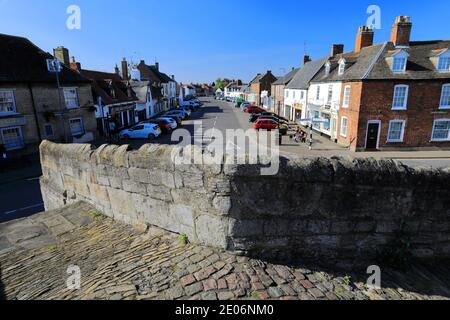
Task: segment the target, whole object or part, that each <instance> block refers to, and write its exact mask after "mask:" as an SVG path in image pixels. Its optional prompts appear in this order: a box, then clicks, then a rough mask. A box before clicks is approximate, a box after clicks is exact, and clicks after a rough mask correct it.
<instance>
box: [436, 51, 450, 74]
mask: <svg viewBox="0 0 450 320" xmlns="http://www.w3.org/2000/svg"><path fill="white" fill-rule="evenodd" d="M444 60H446V61H447V68H446V69H445V68H441V64H442V63H443V61H444ZM437 70H438V71H439V72H450V53H448V51H447V52H446V53H443V54H442V55H441V56H440V57H439V59H438V65H437Z"/></svg>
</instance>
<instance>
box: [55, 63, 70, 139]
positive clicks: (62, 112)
mask: <svg viewBox="0 0 450 320" xmlns="http://www.w3.org/2000/svg"><path fill="white" fill-rule="evenodd" d="M57 68H58V69H57V71H56V72H55V73H56V84H57V86H58V100H59V107H60V109H61V119H62V126H63V131H64V143H67V141H68V140H67V130H66V121H65V119H66V117H65V112H64V111H65V110H64V106H63V103H62V97H61V84H60V81H59V72H60V71H61V66H58V67H57Z"/></svg>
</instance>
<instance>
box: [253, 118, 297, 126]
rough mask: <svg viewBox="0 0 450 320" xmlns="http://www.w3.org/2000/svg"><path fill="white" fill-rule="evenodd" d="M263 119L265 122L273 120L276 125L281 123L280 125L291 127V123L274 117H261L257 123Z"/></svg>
mask: <svg viewBox="0 0 450 320" xmlns="http://www.w3.org/2000/svg"><path fill="white" fill-rule="evenodd" d="M262 119H265V120H273V121H275V122H276V123H278V122H279V123H280V124H283V125H286V126H289V122H287V121H284V120H281V119H278V118H275V117H272V116H259V117H258V118H257V119H256V121H258V120H262ZM256 121H255V122H256Z"/></svg>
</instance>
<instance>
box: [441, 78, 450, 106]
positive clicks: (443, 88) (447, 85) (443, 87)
mask: <svg viewBox="0 0 450 320" xmlns="http://www.w3.org/2000/svg"><path fill="white" fill-rule="evenodd" d="M446 89H447V90H449V91H450V83H446V84H444V85H443V86H442V91H441V100H440V102H439V109H450V104H448V105H444V104H442V103H443V102H444V91H445V90H446ZM449 95H450V92H449Z"/></svg>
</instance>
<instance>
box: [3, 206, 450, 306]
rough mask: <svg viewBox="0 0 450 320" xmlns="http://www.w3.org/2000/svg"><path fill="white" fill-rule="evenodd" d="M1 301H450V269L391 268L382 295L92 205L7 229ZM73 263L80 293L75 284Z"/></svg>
mask: <svg viewBox="0 0 450 320" xmlns="http://www.w3.org/2000/svg"><path fill="white" fill-rule="evenodd" d="M0 232H1V233H0V279H1V282H0V290H2V291H3V292H0V297H1V296H3V297H4V298H6V299H110V300H122V299H125V300H130V299H138V300H146V299H191V300H217V299H219V300H234V299H282V300H292V299H304V300H307V299H326V300H337V299H339V300H347V299H352V300H354V299H355V300H368V299H372V300H378V299H447V298H448V297H450V290H449V288H450V285H449V283H450V272H449V271H450V270H449V269H450V267H448V266H444V267H435V268H433V270H432V271H430V270H429V269H428V268H425V267H424V266H419V265H418V266H411V268H410V270H408V271H407V272H395V271H386V270H383V274H382V285H383V289H381V290H368V289H367V288H366V287H365V286H364V285H363V282H364V281H365V280H359V281H358V279H363V277H366V276H365V275H362V277H360V276H358V275H357V274H355V275H353V274H350V275H346V274H340V273H337V272H332V271H329V272H326V271H324V270H313V269H311V268H307V267H305V266H302V267H289V266H284V265H274V264H270V263H267V262H263V261H259V260H254V259H249V258H246V257H235V256H233V255H231V254H230V253H226V252H220V251H216V250H213V249H210V248H205V247H200V246H194V245H190V244H184V243H182V242H181V241H180V240H179V239H178V237H177V236H175V235H172V234H170V233H167V232H164V231H161V230H156V229H150V230H146V229H145V228H140V229H139V228H133V227H130V226H126V225H123V224H121V223H117V222H114V221H112V220H111V219H108V218H105V217H103V216H100V215H99V214H98V213H97V212H96V211H95V210H93V209H92V208H90V207H89V206H88V205H86V204H82V203H80V204H76V205H74V206H72V207H69V208H65V209H64V210H60V211H53V212H47V213H44V214H40V215H37V216H34V217H33V218H29V219H24V220H19V221H15V222H13V223H8V224H3V225H0ZM69 265H77V266H79V267H80V269H81V288H80V290H69V289H67V287H66V280H67V278H68V276H69V275H68V274H67V268H68V266H69Z"/></svg>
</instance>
